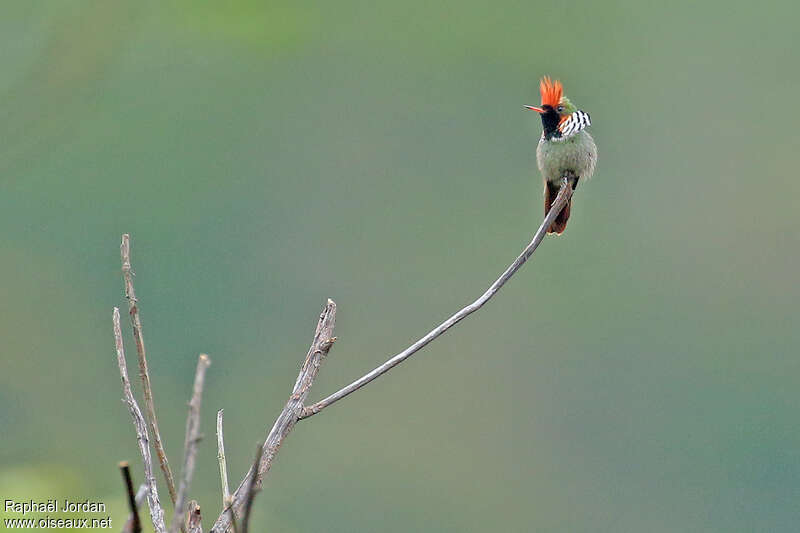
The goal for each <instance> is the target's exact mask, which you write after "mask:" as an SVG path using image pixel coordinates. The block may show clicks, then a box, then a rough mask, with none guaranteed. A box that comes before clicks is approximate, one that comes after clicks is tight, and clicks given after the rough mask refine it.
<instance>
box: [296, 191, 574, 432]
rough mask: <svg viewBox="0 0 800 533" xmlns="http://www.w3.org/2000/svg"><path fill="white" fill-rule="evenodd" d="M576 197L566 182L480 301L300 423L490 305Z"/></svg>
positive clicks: (313, 408)
mask: <svg viewBox="0 0 800 533" xmlns="http://www.w3.org/2000/svg"><path fill="white" fill-rule="evenodd" d="M571 196H572V187H571V186H570V185H569V183H568V180H567V179H566V178H565V179H564V181H563V182H562V184H561V189H560V190H559V191H558V196H556V199H555V201H554V202H553V205H552V207H551V208H550V211H549V212H548V213H547V216H546V217H545V218H544V221H543V222H542V225H541V226H539V229H538V230H537V231H536V233H535V234H534V236H533V240H531V242H530V244H528V246H526V247H525V249H524V250H522V253H521V254H519V256H518V257H517V258H516V259H515V260H514V262H513V263H511V265H510V266H509V267H508V268H507V269H506V270H505V272H503V273H502V274H501V275H500V277H499V278H497V281H495V282H494V283H492V285H491V286H490V287H489V288H488V289H487V290H486V292H484V293H483V294H482V295H481V296H480V297H479V298H478V299H477V300H475V301H474V302H472V303H471V304H469V305H468V306H466V307H464V308H463V309H461V310H460V311H458V312H457V313H456V314H454V315H453V316H451V317H450V318H448V319H447V320H445V321H444V322H442V323H441V324H439V325H438V326H437V327H436V328H434V329H432V330H431V331H430V332H429V333H428V334H427V335H425V336H424V337H422V338H421V339H419V340H418V341H417V342H415V343H414V344H412V345H411V346H409V347H408V348H406V349H405V350H403V351H402V352H400V353H398V354H397V355H395V356H394V357H392V358H390V359H389V360H388V361H386V362H385V363H383V364H382V365H380V366H379V367H377V368H375V369H374V370H372V371H371V372H369V373H367V374H364V375H363V376H362V377H360V378H359V379H357V380H356V381H354V382H353V383H351V384H350V385H348V386H346V387H344V388H342V389H340V390H338V391H336V392H334V393H333V394H331V395H330V396H328V397H327V398H325V399H323V400H320V401H319V402H317V403H315V404H313V405H311V406H309V407H306V408H305V409H303V413H302V414H301V415H300V419H301V420H302V419H304V418H308V417H310V416H313V415H315V414H317V413H319V412H320V411H321V410H323V409H324V408H326V407H328V406H329V405H331V404H333V403H335V402H337V401H339V400H341V399H342V398H344V397H345V396H348V395H349V394H352V393H354V392H355V391H357V390H358V389H360V388H361V387H363V386H364V385H366V384H367V383H369V382H370V381H372V380H374V379H375V378H377V377H379V376H381V375H383V374H385V373H386V372H388V371H389V370H391V369H392V368H394V367H395V366H397V365H399V364H400V363H402V362H403V361H405V360H406V359H408V358H409V357H411V356H412V355H414V354H415V353H416V352H418V351H419V350H421V349H422V348H424V347H425V346H427V345H428V344H429V343H430V342H431V341H433V340H434V339H436V338H437V337H439V336H440V335H442V334H443V333H444V332H445V331H447V330H448V329H450V328H451V327H453V326H455V325H456V324H458V323H459V322H460V321H461V320H463V319H464V318H466V317H468V316H469V315H471V314H472V313H474V312H475V311H477V310H478V309H480V308H481V307H483V306H484V304H486V302H488V301H489V300H490V299H491V298H492V296H494V295H495V294H496V293H497V291H499V290H500V289H501V288H502V287H503V285H505V284H506V282H507V281H508V280H509V279H511V277H512V276H513V275H514V274H515V273H516V272H517V271H518V270H519V269H520V268H521V267H522V265H524V264H525V262H526V261H527V260H528V259H529V258H530V256H531V255H532V254H533V252H535V251H536V248H537V247H538V246H539V243H541V242H542V239H544V236H545V235H546V233H547V228H549V227H550V225H551V224H552V223H553V221H554V220H555V219H556V217H557V216H558V214H559V213H560V212H561V210H562V209H563V208H564V206H565V205H566V204H567V201H569V199H570V197H571Z"/></svg>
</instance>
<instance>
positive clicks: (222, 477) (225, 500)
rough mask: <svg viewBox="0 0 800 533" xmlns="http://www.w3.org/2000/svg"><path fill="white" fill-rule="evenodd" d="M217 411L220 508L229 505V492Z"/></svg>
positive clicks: (223, 437)
mask: <svg viewBox="0 0 800 533" xmlns="http://www.w3.org/2000/svg"><path fill="white" fill-rule="evenodd" d="M223 411H224V409H220V410H219V411H217V460H218V461H219V478H220V480H221V482H222V507H223V508H225V507H227V506H228V505H230V499H231V491H230V489H229V488H228V467H227V466H226V465H225V436H224V435H223V434H222V413H223Z"/></svg>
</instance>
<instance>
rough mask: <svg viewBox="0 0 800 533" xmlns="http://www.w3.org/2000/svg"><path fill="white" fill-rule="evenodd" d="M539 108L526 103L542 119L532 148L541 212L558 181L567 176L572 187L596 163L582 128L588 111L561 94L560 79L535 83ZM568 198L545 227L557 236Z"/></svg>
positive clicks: (551, 199)
mask: <svg viewBox="0 0 800 533" xmlns="http://www.w3.org/2000/svg"><path fill="white" fill-rule="evenodd" d="M539 92H540V93H541V95H542V104H541V107H536V106H532V105H526V106H525V108H526V109H530V110H531V111H536V112H537V113H539V115H540V116H541V118H542V136H541V138H540V139H539V146H537V147H536V163H537V165H538V167H539V172H541V173H542V177H543V178H544V214H545V216H547V213H548V212H549V211H550V207H551V206H552V205H553V202H554V201H555V199H556V196H557V195H558V190H559V188H560V186H561V180H562V179H563V178H564V177H568V179H569V183H570V185H571V186H572V190H573V191H574V190H575V188H576V187H577V186H578V180H580V179H581V178H584V179H589V178H590V177H592V174H593V173H594V167H595V164H596V163H597V146H596V145H595V144H594V139H593V138H592V136H591V135H590V134H589V132H588V131H586V127H587V126H591V124H592V123H591V121H590V120H589V114H588V113H586V112H585V111H581V110H580V109H578V108H577V107H575V105H574V104H573V103H572V102H570V101H569V98H567V97H566V96H564V94H563V93H564V88H563V87H562V85H561V82H560V81H558V80H556V81H551V80H550V78H549V77H547V76H545V77H544V78H542V80H541V82H540V83H539ZM571 206H572V198H570V199H569V201H568V202H567V205H566V206H564V209H562V210H561V213H559V214H558V216H557V217H556V219H555V220H554V221H553V223H552V224H551V225H550V227H549V228H548V229H547V233H548V234H549V233H555V234H557V235H561V234H562V233H564V230H565V229H566V227H567V221H568V220H569V214H570V207H571Z"/></svg>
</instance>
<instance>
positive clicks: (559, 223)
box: [544, 180, 578, 235]
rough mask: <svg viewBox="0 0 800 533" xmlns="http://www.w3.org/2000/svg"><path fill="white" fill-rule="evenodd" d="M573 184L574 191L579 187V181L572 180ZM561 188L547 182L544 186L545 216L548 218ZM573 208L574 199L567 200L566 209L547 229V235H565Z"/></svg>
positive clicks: (556, 184)
mask: <svg viewBox="0 0 800 533" xmlns="http://www.w3.org/2000/svg"><path fill="white" fill-rule="evenodd" d="M570 182H571V183H572V189H573V190H574V189H575V187H576V186H577V185H578V181H577V180H574V181H573V180H570ZM560 188H561V186H560V185H559V184H558V183H551V182H549V181H548V182H546V183H545V186H544V216H547V213H549V212H550V207H551V206H552V205H553V202H555V201H556V196H558V191H559V189H560ZM571 207H572V198H570V199H569V200H567V205H565V206H564V209H562V210H561V212H560V213H559V214H558V216H557V217H556V219H555V220H554V221H553V223H552V224H550V227H549V228H547V233H548V234H550V233H555V234H556V235H561V234H562V233H564V230H565V229H567V221H568V220H569V212H570V208H571Z"/></svg>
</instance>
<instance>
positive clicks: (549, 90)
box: [539, 76, 564, 107]
mask: <svg viewBox="0 0 800 533" xmlns="http://www.w3.org/2000/svg"><path fill="white" fill-rule="evenodd" d="M563 91H564V88H563V87H562V86H561V82H560V81H558V80H556V81H550V77H549V76H545V77H544V78H542V81H541V83H539V92H540V93H542V105H543V106H545V105H549V106H550V107H556V106H558V103H559V102H561V93H562V92H563Z"/></svg>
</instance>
